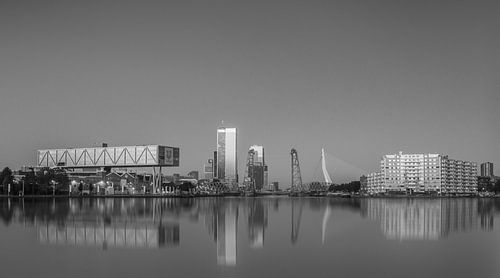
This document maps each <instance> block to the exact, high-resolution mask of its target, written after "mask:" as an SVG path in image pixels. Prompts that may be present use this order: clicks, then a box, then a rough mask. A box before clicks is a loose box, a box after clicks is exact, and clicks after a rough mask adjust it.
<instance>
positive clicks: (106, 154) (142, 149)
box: [37, 145, 179, 168]
mask: <svg viewBox="0 0 500 278" xmlns="http://www.w3.org/2000/svg"><path fill="white" fill-rule="evenodd" d="M37 166H38V167H62V168H87V167H92V168H96V167H161V166H165V167H174V166H179V148H174V147H166V146H160V145H146V146H119V147H96V148H72V149H49V150H38V155H37Z"/></svg>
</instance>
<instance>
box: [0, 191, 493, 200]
mask: <svg viewBox="0 0 500 278" xmlns="http://www.w3.org/2000/svg"><path fill="white" fill-rule="evenodd" d="M283 196H285V197H290V198H302V197H312V198H367V199H369V198H373V199H380V198H383V199H450V198H451V199H453V198H500V194H497V195H491V196H479V195H458V196H440V195H428V196H426V195H373V196H363V195H356V194H344V195H318V194H293V195H291V194H288V193H287V192H277V193H269V192H266V193H262V194H260V193H254V194H251V195H248V194H247V195H245V194H239V193H237V192H230V193H225V194H168V195H167V194H134V195H128V194H123V195H121V194H110V195H83V196H82V195H70V196H68V195H25V196H17V195H16V196H14V195H0V199H8V198H11V199H50V198H57V199H106V198H206V197H220V198H224V197H246V198H254V197H283Z"/></svg>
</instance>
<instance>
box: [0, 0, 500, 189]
mask: <svg viewBox="0 0 500 278" xmlns="http://www.w3.org/2000/svg"><path fill="white" fill-rule="evenodd" d="M49 2H50V1H49ZM237 2H238V3H227V2H224V1H213V2H211V4H210V5H207V4H206V3H204V2H203V1H199V2H196V1H195V2H190V3H184V2H174V1H164V2H161V3H152V2H141V3H140V4H139V3H138V2H135V3H134V2H127V3H121V2H113V1H107V2H106V3H102V1H85V3H76V2H71V1H52V2H50V3H51V4H47V2H44V3H39V2H37V1H2V3H1V4H0V33H1V34H2V35H3V43H2V46H0V61H2V67H1V68H0V95H1V96H2V99H1V101H0V127H1V128H2V139H1V143H0V144H1V145H0V167H2V168H3V167H6V166H8V167H11V168H12V169H18V168H19V167H21V166H22V165H30V164H31V165H33V164H35V162H36V157H35V153H36V150H38V149H48V148H54V147H62V148H64V147H78V146H97V145H100V144H101V143H102V142H107V143H109V144H110V145H112V146H116V145H136V144H138V145H142V144H144V145H146V144H165V145H167V146H176V147H179V148H180V149H181V160H180V166H179V168H173V169H168V170H164V172H165V174H172V173H174V172H180V173H187V172H189V171H191V170H199V171H200V170H201V169H202V166H203V164H204V163H205V161H206V158H207V157H211V156H212V151H213V150H214V134H213V133H214V132H213V130H214V128H216V127H217V124H218V123H219V122H220V121H221V120H224V121H226V122H228V123H229V122H230V123H231V124H232V125H233V126H235V127H237V128H238V133H239V134H238V137H239V138H238V146H239V147H238V153H237V155H238V156H239V157H240V158H242V157H246V152H247V150H248V147H249V146H251V145H254V144H258V145H262V146H265V148H266V164H268V165H269V169H270V172H269V182H272V181H279V182H280V184H282V185H283V184H287V183H289V180H290V177H289V176H290V174H289V172H290V169H289V168H290V166H289V160H290V157H289V152H290V149H291V148H296V149H297V151H298V152H299V156H300V160H301V161H300V162H301V168H302V169H301V170H302V174H303V178H304V180H305V181H313V180H320V178H321V175H320V171H319V170H317V171H316V168H318V169H319V167H316V166H317V165H318V161H319V159H320V150H321V148H323V147H324V148H325V149H326V151H327V152H328V153H329V154H330V155H331V156H332V157H334V158H336V159H333V160H332V159H331V160H330V161H327V165H328V170H329V172H330V174H331V176H332V178H333V181H334V182H336V183H340V182H345V181H349V180H353V179H358V178H359V176H360V175H361V174H367V173H370V172H372V171H374V170H376V169H377V166H378V161H377V160H378V158H380V157H381V156H382V155H383V154H385V153H394V152H396V151H399V150H401V151H404V152H407V153H444V154H448V155H450V157H454V158H457V159H462V160H470V161H475V162H477V163H482V162H486V161H489V162H492V163H493V164H496V165H500V148H498V142H499V138H500V134H499V129H498V128H497V126H498V122H499V121H500V113H499V112H498V111H499V107H500V94H499V93H498V88H499V80H500V78H499V76H498V72H500V71H499V69H500V53H499V51H498V49H500V38H499V36H498V34H497V33H498V30H497V26H499V24H500V19H499V18H498V13H497V11H498V5H497V2H496V1H488V0H483V1H463V2H460V3H455V2H448V1H440V2H437V3H436V2H435V1H432V2H431V1H382V2H377V3H372V2H370V1H365V2H363V1H360V2H352V1H331V2H320V1H308V2H307V3H295V2H294V3H290V2H288V1H251V2H250V1H248V2H239V1H237ZM332 157H330V158H332ZM244 163H245V160H244V159H240V160H239V161H238V169H239V171H240V174H241V173H243V171H242V170H243V169H244V167H245V165H244ZM200 172H201V171H200ZM316 173H317V174H316ZM497 175H498V173H497Z"/></svg>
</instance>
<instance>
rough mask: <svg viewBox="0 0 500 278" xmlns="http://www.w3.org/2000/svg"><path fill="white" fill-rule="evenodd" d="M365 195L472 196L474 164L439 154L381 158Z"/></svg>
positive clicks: (396, 155) (369, 176) (475, 189)
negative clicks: (430, 194) (420, 194)
mask: <svg viewBox="0 0 500 278" xmlns="http://www.w3.org/2000/svg"><path fill="white" fill-rule="evenodd" d="M367 192H368V193H369V194H378V193H386V192H393V193H442V194H448V193H450V194H455V193H475V192H477V164H476V163H475V162H470V161H462V160H454V159H449V158H448V156H446V155H441V154H403V152H399V153H398V154H388V155H384V156H383V157H382V159H381V161H380V172H375V173H371V174H369V175H368V182H367Z"/></svg>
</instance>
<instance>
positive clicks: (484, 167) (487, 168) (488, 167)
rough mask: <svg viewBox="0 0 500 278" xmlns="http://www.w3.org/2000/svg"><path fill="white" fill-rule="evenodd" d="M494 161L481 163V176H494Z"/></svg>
mask: <svg viewBox="0 0 500 278" xmlns="http://www.w3.org/2000/svg"><path fill="white" fill-rule="evenodd" d="M493 176H494V173H493V163H491V162H485V163H481V177H493Z"/></svg>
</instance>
